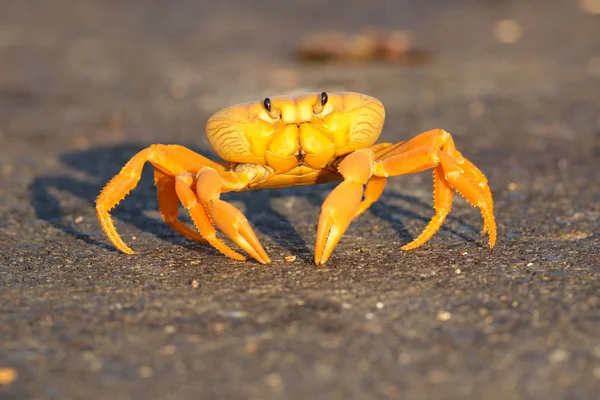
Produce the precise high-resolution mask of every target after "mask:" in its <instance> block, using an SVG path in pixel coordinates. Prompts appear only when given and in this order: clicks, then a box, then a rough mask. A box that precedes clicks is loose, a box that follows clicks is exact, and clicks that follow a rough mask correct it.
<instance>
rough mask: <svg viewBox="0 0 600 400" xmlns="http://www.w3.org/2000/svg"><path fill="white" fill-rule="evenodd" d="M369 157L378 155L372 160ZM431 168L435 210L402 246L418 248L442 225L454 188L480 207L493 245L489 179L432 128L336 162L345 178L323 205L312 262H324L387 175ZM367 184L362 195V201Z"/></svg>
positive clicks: (374, 198)
mask: <svg viewBox="0 0 600 400" xmlns="http://www.w3.org/2000/svg"><path fill="white" fill-rule="evenodd" d="M373 150H374V151H375V153H374V152H373ZM373 157H377V159H376V160H374V159H373ZM431 168H433V180H434V208H435V210H436V214H435V216H434V217H433V218H432V220H431V221H430V222H429V224H428V225H427V227H426V228H425V230H424V231H423V232H422V233H421V234H420V235H419V236H418V237H417V238H416V239H414V240H413V241H412V242H410V243H408V244H407V245H405V246H403V247H402V249H403V250H410V249H414V248H416V247H419V246H420V245H422V244H423V243H425V242H426V241H428V240H429V239H430V238H431V237H432V236H433V235H434V234H435V233H436V232H437V231H438V230H439V229H440V227H441V226H442V224H443V222H444V220H445V219H446V216H447V215H448V213H449V212H450V210H451V208H452V193H453V190H456V191H457V192H458V193H460V194H461V195H463V196H464V197H465V199H466V200H467V201H468V202H469V203H471V204H472V205H473V206H476V207H479V209H480V210H481V214H482V216H483V220H484V229H483V230H484V232H487V233H488V234H489V247H490V249H492V248H493V247H494V245H495V243H496V221H495V219H494V205H493V200H492V194H491V191H490V188H489V186H488V184H487V180H486V178H485V176H484V175H483V173H482V172H481V171H480V170H479V169H478V168H477V167H475V165H473V164H472V163H471V162H470V161H468V160H467V159H466V158H464V157H463V156H462V155H461V154H460V153H459V152H458V151H457V150H456V148H455V146H454V141H453V139H452V136H451V135H450V134H449V133H448V132H446V131H444V130H442V129H434V130H430V131H427V132H424V133H422V134H420V135H417V136H415V137H414V138H412V139H411V140H409V141H406V142H403V143H399V144H395V145H389V146H387V147H385V146H384V147H378V148H373V149H363V150H358V151H356V152H354V153H351V154H350V155H349V156H347V157H346V158H345V159H344V160H343V161H342V162H341V163H340V167H339V172H340V174H341V175H342V176H343V177H344V182H342V183H341V184H340V185H338V186H337V187H336V188H335V189H334V190H333V191H332V192H331V194H330V195H329V196H328V197H327V199H326V200H325V202H324V203H323V207H322V213H321V218H320V219H319V227H318V231H317V244H316V251H315V262H316V263H317V264H324V263H325V262H326V261H327V259H328V258H329V256H330V255H331V252H332V251H333V248H334V247H335V245H336V244H337V243H338V241H339V240H340V238H341V236H342V235H343V233H344V232H345V230H346V229H347V228H348V226H349V225H350V222H351V221H352V219H353V218H354V217H356V216H359V215H360V214H361V213H363V212H364V211H365V210H367V209H368V207H369V206H370V205H371V204H373V202H375V201H377V199H378V198H379V196H381V193H382V192H383V189H384V187H385V184H386V180H387V177H389V176H397V175H403V174H411V173H415V172H420V171H423V170H426V169H431ZM367 182H368V183H367ZM365 183H366V184H367V187H366V190H365V199H364V200H363V201H362V202H361V201H360V200H361V198H362V194H363V185H364V184H365Z"/></svg>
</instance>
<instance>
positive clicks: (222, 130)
mask: <svg viewBox="0 0 600 400" xmlns="http://www.w3.org/2000/svg"><path fill="white" fill-rule="evenodd" d="M384 119H385V109H384V106H383V104H382V103H381V102H380V101H379V100H377V99H376V98H374V97H371V96H368V95H365V94H360V93H351V92H340V93H329V94H328V93H326V92H321V93H318V92H317V93H303V94H299V95H295V96H280V97H270V98H269V97H267V98H265V99H264V100H261V101H255V102H250V103H243V104H238V105H234V106H231V107H229V108H226V109H224V110H221V111H219V112H217V113H216V114H214V115H213V116H212V117H210V118H209V120H208V122H207V124H206V134H207V138H208V141H209V143H210V145H211V147H212V148H213V149H214V151H215V153H216V154H217V155H218V156H219V157H221V158H222V159H223V160H224V161H223V162H217V161H213V160H210V159H208V158H206V157H205V156H203V155H201V154H198V153H196V152H194V151H192V150H190V149H188V148H186V147H183V146H180V145H176V144H169V145H164V144H153V145H151V146H149V147H147V148H145V149H143V150H141V151H140V152H138V153H137V154H136V155H134V156H133V157H132V158H131V159H130V160H129V161H128V162H127V163H126V164H125V166H124V167H123V168H122V169H121V171H120V172H119V173H118V174H117V175H116V176H115V177H114V178H113V179H112V180H110V181H109V182H108V183H107V184H106V186H105V187H104V189H103V190H102V192H101V193H100V195H99V196H98V198H97V200H96V212H97V215H98V219H99V221H100V224H101V226H102V229H103V231H104V232H105V233H106V235H107V236H108V238H109V239H110V241H111V242H112V243H113V244H114V245H115V246H116V248H117V249H119V250H120V251H122V252H123V253H127V254H134V252H133V250H131V249H130V248H129V247H128V246H127V244H125V242H123V240H122V239H121V237H120V236H119V234H118V233H117V230H116V228H115V225H114V223H113V221H112V219H111V216H110V214H109V212H110V210H111V209H113V208H114V207H115V206H117V204H118V203H119V202H120V201H121V200H122V199H124V198H125V196H126V195H127V194H128V193H129V192H130V191H131V190H133V189H134V188H135V186H136V185H137V183H138V181H139V179H140V176H141V173H142V169H143V166H144V164H145V163H146V162H150V163H151V164H152V165H153V166H154V182H155V184H156V187H157V195H158V208H159V211H160V214H161V216H162V218H163V220H164V222H166V223H167V224H168V225H169V226H170V227H171V228H172V229H174V230H175V231H176V232H178V233H180V234H181V235H183V236H185V237H186V238H188V239H191V240H193V241H198V242H203V241H206V242H208V243H209V244H211V245H212V246H213V247H215V248H216V249H217V250H219V251H220V252H221V253H223V254H224V255H226V256H228V257H230V258H232V259H234V260H240V261H244V260H246V257H245V256H244V255H242V254H240V253H238V252H237V251H235V250H233V249H232V248H231V247H229V246H228V245H227V244H226V243H225V242H223V241H222V240H221V239H219V238H218V237H217V232H216V229H215V225H216V226H217V227H218V228H219V229H220V230H221V231H222V232H223V233H224V234H225V235H226V236H227V237H229V238H230V239H231V240H232V241H233V242H235V243H236V244H237V245H238V246H239V247H240V248H242V249H243V250H244V251H245V252H246V253H248V254H249V255H250V256H252V257H253V258H254V259H256V260H257V261H258V262H260V263H262V264H269V263H270V262H271V260H270V258H269V256H268V255H267V253H266V252H265V250H264V248H263V247H262V245H261V243H260V242H259V240H258V238H257V237H256V235H255V233H254V231H253V230H252V228H251V226H250V224H249V223H248V220H247V219H246V217H245V216H244V215H243V214H242V212H241V211H240V210H238V209H237V208H236V207H235V206H233V205H232V204H230V203H228V202H226V201H224V200H221V198H220V197H221V194H222V193H227V192H241V191H246V190H254V189H264V188H283V187H288V186H301V185H314V184H322V183H327V182H333V181H338V182H340V183H339V184H338V185H337V186H336V187H335V188H334V189H333V191H332V192H331V193H330V194H329V195H328V196H327V198H326V199H325V201H324V203H323V205H322V208H321V214H320V218H319V223H318V228H317V234H316V248H315V256H314V261H315V264H316V265H323V264H325V263H326V262H327V260H328V259H329V257H330V256H331V254H332V252H333V250H334V248H335V247H336V245H337V244H338V242H339V240H340V239H341V237H342V235H343V234H344V232H345V231H346V229H347V228H348V226H349V225H350V223H351V222H352V220H353V219H354V218H356V217H358V216H359V215H361V214H363V213H364V212H365V211H366V210H367V209H368V208H369V207H370V206H371V205H372V204H373V203H374V202H376V201H377V200H378V199H379V198H380V196H381V195H382V193H383V191H384V188H385V185H386V183H387V180H388V178H389V177H391V176H398V175H404V174H412V173H416V172H420V171H424V170H427V169H433V181H434V189H433V194H434V208H435V215H434V216H433V218H432V219H431V221H430V222H429V223H428V225H427V226H426V228H425V229H424V231H423V232H422V233H421V234H420V235H419V236H418V237H417V238H415V239H414V240H413V241H411V242H410V243H408V244H406V245H404V246H402V247H401V249H402V250H410V249H414V248H416V247H418V246H421V245H422V244H424V243H425V242H427V241H428V240H429V239H430V238H431V237H432V236H433V235H434V234H435V233H436V232H437V231H438V230H439V229H440V227H441V226H442V224H443V222H444V220H445V219H446V216H447V215H448V213H449V212H450V209H451V207H452V197H453V191H454V190H456V191H457V192H458V193H460V194H461V195H462V196H463V197H464V198H465V199H466V200H467V201H468V202H469V203H470V204H471V205H473V206H476V207H478V208H479V209H480V211H481V214H482V217H483V231H482V233H486V232H487V233H488V235H489V249H490V250H491V249H492V248H493V247H494V244H495V242H496V222H495V219H494V204H493V200H492V194H491V191H490V188H489V186H488V182H487V179H486V177H485V176H484V174H483V173H482V172H481V171H480V170H479V169H478V168H477V167H476V166H475V165H474V164H473V163H471V162H470V161H469V160H467V159H466V158H465V157H463V156H462V154H461V153H460V152H459V151H458V150H457V149H456V147H455V144H454V140H453V139H452V136H451V135H450V134H449V133H448V132H446V131H445V130H443V129H432V130H429V131H426V132H423V133H421V134H419V135H417V136H415V137H413V138H412V139H410V140H407V141H403V142H399V143H395V144H393V143H378V144H375V141H376V140H377V138H378V137H379V135H380V133H381V130H382V128H383V124H384ZM180 202H181V204H182V205H183V206H184V207H185V208H186V209H187V210H188V212H189V214H190V216H191V219H192V221H193V223H194V225H195V227H196V229H197V230H194V229H192V228H191V227H190V226H188V225H187V224H185V223H184V222H183V221H181V220H180V219H179V218H178V214H179V203H180Z"/></svg>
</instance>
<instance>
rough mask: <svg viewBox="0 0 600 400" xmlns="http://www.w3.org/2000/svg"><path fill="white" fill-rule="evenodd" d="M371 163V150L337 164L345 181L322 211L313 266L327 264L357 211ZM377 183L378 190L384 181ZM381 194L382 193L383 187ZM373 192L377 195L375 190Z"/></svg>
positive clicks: (369, 175) (355, 153) (357, 153)
mask: <svg viewBox="0 0 600 400" xmlns="http://www.w3.org/2000/svg"><path fill="white" fill-rule="evenodd" d="M374 162H375V154H374V153H373V150H371V149H362V150H357V151H355V152H354V153H351V154H350V155H348V156H347V157H346V158H344V160H343V161H342V162H341V163H340V166H339V168H338V171H339V173H340V174H341V175H342V176H343V177H344V181H343V182H342V183H340V184H339V185H338V186H337V187H336V188H335V189H333V191H332V192H331V193H330V194H329V196H327V198H326V199H325V202H323V206H322V207H321V216H320V217H319V226H318V228H317V243H316V246H315V263H316V264H317V265H319V264H320V265H322V264H325V263H326V262H327V260H328V259H329V257H330V256H331V253H332V252H333V249H334V248H335V246H336V245H337V244H338V242H339V241H340V239H341V237H342V235H343V234H344V232H345V231H346V229H348V226H349V225H350V222H352V219H353V218H354V217H355V216H356V214H357V212H358V211H359V207H360V205H361V199H362V196H363V185H365V184H366V183H367V181H368V180H369V178H371V175H372V171H373V164H374ZM376 182H377V183H376V185H379V186H378V189H379V188H380V187H381V185H382V182H383V185H385V180H384V181H382V180H377V181H376ZM381 190H383V188H382V187H381ZM374 192H376V191H375V190H374Z"/></svg>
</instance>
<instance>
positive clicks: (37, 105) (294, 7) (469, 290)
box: [0, 0, 600, 400]
mask: <svg viewBox="0 0 600 400" xmlns="http://www.w3.org/2000/svg"><path fill="white" fill-rule="evenodd" d="M336 3H338V4H341V3H340V2H337V1H325V0H319V1H314V0H311V1H302V2H300V1H298V2H276V1H258V0H256V1H229V2H208V1H207V2H201V1H191V0H180V1H170V2H166V1H158V0H153V1H139V0H135V1H134V0H129V1H91V0H83V1H82V0H77V1H76V0H59V1H53V2H47V1H20V2H17V1H12V2H11V1H6V0H4V1H2V2H0V144H1V145H0V159H1V171H0V181H1V182H0V193H1V194H0V252H1V254H0V381H1V383H0V398H2V399H91V398H94V399H114V400H118V399H154V398H156V399H198V398H202V399H387V398H389V399H544V400H547V399H597V398H599V397H598V396H600V394H599V393H600V283H599V279H600V258H599V253H600V248H599V241H600V230H599V227H598V226H599V218H600V173H599V171H600V40H599V39H598V38H599V37H600V14H597V13H596V14H594V12H598V8H600V6H599V5H598V3H599V2H598V1H595V0H588V1H580V2H576V1H554V0H545V1H541V0H539V1H527V2H523V1H467V0H460V1H453V2H444V1H441V0H440V1H423V2H416V1H410V0H405V1H398V0H394V1H392V0H390V1H384V0H374V1H357V0H352V1H345V2H344V4H346V6H345V7H344V8H340V6H339V5H338V6H336V5H335V4H336ZM417 4H418V5H417ZM580 4H581V5H582V6H580ZM501 20H512V22H510V21H509V22H498V21H501ZM366 26H381V27H387V28H401V29H407V30H410V32H411V33H412V35H413V39H414V43H415V45H416V46H418V47H420V48H423V49H427V50H429V51H431V54H432V56H433V58H432V62H431V63H430V64H428V65H424V66H402V65H385V64H368V63H366V64H361V65H303V64H299V63H297V62H296V61H295V60H294V59H293V57H292V55H293V50H294V46H295V44H296V43H297V42H298V41H299V40H300V38H301V37H302V36H303V35H305V34H307V33H311V32H315V31H318V30H336V29H339V30H343V31H346V32H352V31H355V30H360V29H361V28H363V27H366ZM503 42H509V43H503ZM338 89H344V90H353V91H360V92H365V93H369V94H371V95H374V96H377V97H378V98H380V99H381V100H382V101H383V102H384V104H386V106H387V114H388V119H387V122H386V126H385V132H384V133H383V135H382V140H386V141H398V140H404V139H406V138H408V137H410V136H412V135H415V134H417V133H419V132H422V131H424V130H427V129H431V128H434V127H443V128H445V129H446V130H448V131H449V132H451V133H452V134H453V135H454V137H455V140H456V143H457V146H458V148H459V149H460V150H461V151H462V152H463V153H464V154H465V155H466V156H467V157H468V158H470V159H471V160H472V161H473V162H474V163H475V164H476V165H478V166H479V167H480V168H481V169H482V170H483V171H484V173H485V174H486V175H487V176H488V178H489V181H490V185H491V188H492V191H493V194H494V197H495V199H496V216H497V220H498V225H499V242H498V245H497V247H496V249H495V251H494V252H493V253H492V254H489V253H488V251H487V250H486V247H485V244H486V242H485V240H486V238H481V237H480V235H479V231H480V229H481V227H482V221H481V217H480V216H479V214H478V212H477V210H476V209H473V208H471V207H469V206H468V205H467V204H465V202H464V201H463V200H462V199H461V198H459V197H458V196H457V201H456V204H455V206H454V209H453V211H452V213H451V215H450V217H449V218H448V220H447V222H446V223H445V225H444V228H443V229H442V230H441V231H440V232H439V233H438V234H437V235H436V236H435V237H434V238H433V239H432V240H431V241H430V242H429V243H427V244H426V245H424V246H422V247H421V248H419V249H417V250H414V251H411V252H408V253H403V252H401V251H400V250H399V247H400V246H401V245H402V244H405V243H407V242H408V241H410V240H411V238H414V237H415V235H417V234H418V233H419V232H420V230H421V229H423V227H424V226H425V224H426V223H427V221H428V219H429V218H430V217H431V216H432V215H433V210H432V199H431V174H430V173H429V172H427V173H421V174H416V175H411V176H404V177H398V178H395V179H393V180H392V181H391V183H390V184H389V186H388V188H387V189H386V192H385V194H384V196H383V198H382V200H381V201H380V202H378V203H377V204H375V205H374V206H373V207H372V209H371V210H370V211H369V212H367V213H366V214H365V215H364V216H362V217H361V218H359V219H358V220H356V221H355V222H354V223H353V224H352V225H351V227H350V229H349V230H348V232H347V233H346V235H345V236H344V238H343V239H342V241H341V242H340V244H339V246H338V248H337V250H336V251H335V253H334V254H333V256H332V258H331V260H330V261H329V263H328V264H327V265H326V268H322V269H317V268H315V266H314V265H313V264H312V255H313V251H314V240H315V231H316V224H317V220H318V215H319V210H320V204H321V202H322V201H323V199H324V197H325V196H326V195H327V193H328V192H329V191H330V190H331V189H332V187H333V186H332V185H325V186H322V187H309V188H296V189H286V190H278V191H259V192H255V193H242V194H236V195H228V196H226V198H227V199H229V200H231V201H232V202H233V204H235V205H236V206H238V207H240V208H241V209H242V210H243V211H244V212H245V213H246V214H247V216H248V218H249V220H250V221H251V223H252V224H253V226H255V229H256V231H257V234H258V236H259V238H260V240H261V241H262V242H263V244H264V246H265V248H266V250H267V251H268V253H269V254H270V255H271V257H272V259H273V261H274V262H273V264H272V265H269V266H262V265H260V264H257V263H255V262H252V261H248V262H246V263H240V262H232V261H230V260H228V259H227V258H225V257H224V256H222V255H221V254H219V253H218V252H216V251H215V250H212V249H211V248H209V247H208V246H206V245H204V244H194V243H191V242H189V241H187V240H185V239H183V238H181V237H179V236H178V235H176V234H174V233H173V232H172V231H171V230H170V229H169V228H168V227H167V226H166V225H165V224H163V223H162V222H161V221H160V216H159V215H158V213H157V211H156V198H155V190H154V188H153V183H152V176H151V175H152V174H151V170H150V169H147V170H146V171H145V175H144V177H143V179H142V181H141V183H140V185H139V187H138V188H137V189H136V191H134V192H133V193H132V194H131V195H130V196H129V197H128V198H127V199H126V200H125V201H124V202H123V203H122V204H121V205H120V206H119V208H118V209H117V210H116V211H115V212H114V215H115V216H116V221H117V227H118V229H119V231H120V232H121V233H122V234H123V237H124V239H125V240H126V242H128V243H130V244H131V246H132V247H133V248H134V249H135V250H138V251H139V252H140V253H141V255H138V256H127V255H124V254H121V253H118V252H116V251H115V250H114V248H113V247H112V246H110V245H109V244H108V243H109V242H108V241H107V239H106V238H105V237H104V235H103V234H102V232H101V230H100V228H99V225H98V223H97V221H96V219H95V213H94V206H93V202H94V199H95V197H96V196H97V194H98V193H99V191H100V189H101V188H102V186H103V185H104V184H105V183H106V182H107V181H108V180H109V179H110V178H111V177H112V176H113V175H114V174H115V173H116V172H118V170H119V169H120V167H121V166H122V165H123V164H124V163H125V162H126V160H127V159H128V158H129V157H131V156H132V155H133V154H134V153H135V152H136V151H138V150H139V149H141V148H143V147H145V146H147V145H148V144H150V143H154V142H163V143H164V142H170V143H180V144H184V145H187V146H190V147H192V148H194V149H197V150H200V151H203V152H205V153H206V154H208V155H211V154H212V153H210V150H209V149H208V146H207V142H206V139H205V137H204V132H203V127H204V123H205V121H206V119H207V118H208V117H209V115H210V114H211V113H213V112H215V111H217V110H218V109H220V108H222V107H225V106H227V105H230V104H232V103H235V102H238V101H247V100H256V99H261V98H263V97H265V96H267V95H273V94H279V93H289V92H292V91H295V90H318V91H321V90H327V91H330V90H338ZM288 255H296V256H297V259H296V261H294V262H285V261H284V257H285V256H288ZM194 281H195V282H196V283H194V284H192V282H194ZM14 374H17V375H16V376H15V375H14Z"/></svg>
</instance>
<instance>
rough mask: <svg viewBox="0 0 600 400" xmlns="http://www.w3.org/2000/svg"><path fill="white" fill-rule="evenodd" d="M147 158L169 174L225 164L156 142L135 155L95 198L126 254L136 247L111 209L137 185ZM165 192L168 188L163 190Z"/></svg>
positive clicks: (108, 232) (111, 235) (117, 244)
mask: <svg viewBox="0 0 600 400" xmlns="http://www.w3.org/2000/svg"><path fill="white" fill-rule="evenodd" d="M146 162H150V163H151V164H152V165H154V167H155V168H156V169H158V170H160V171H161V172H162V173H164V174H165V175H168V176H175V175H177V174H178V173H179V172H183V171H198V170H199V169H200V168H202V167H204V166H210V167H211V168H214V169H215V170H224V169H225V167H224V166H223V165H221V164H218V163H216V162H214V161H212V160H209V159H208V158H206V157H204V156H202V155H200V154H198V153H195V152H193V151H191V150H189V149H186V148H185V147H183V146H179V145H160V144H156V145H152V146H150V147H148V148H146V149H143V150H141V151H140V152H138V153H137V154H136V155H134V156H133V157H132V158H131V159H130V160H129V161H128V162H127V164H125V166H124V167H123V168H122V169H121V171H120V172H119V173H118V174H117V175H116V176H115V177H114V178H112V179H111V180H110V182H108V183H107V184H106V186H104V188H103V189H102V192H100V195H99V196H98V198H97V199H96V214H97V215H98V220H99V221H100V225H101V226H102V230H103V231H104V233H105V234H106V236H107V237H108V238H109V239H110V241H111V242H112V243H113V244H114V245H115V247H116V248H117V249H119V250H120V251H122V252H123V253H127V254H134V251H133V250H131V249H130V248H129V246H127V245H126V244H125V242H123V240H122V239H121V237H120V236H119V234H118V233H117V229H116V227H115V225H114V222H113V221H112V218H111V217H110V213H109V211H110V210H112V209H113V208H114V207H115V206H116V205H117V204H119V202H120V201H121V200H123V199H124V198H125V196H127V194H128V193H129V192H131V191H132V190H133V189H134V188H135V187H136V186H137V184H138V182H139V180H140V176H141V174H142V170H143V168H144V164H145V163H146ZM164 194H165V192H163V195H164ZM168 201H171V200H168ZM159 202H160V200H159ZM170 204H171V205H169V206H165V207H167V208H169V207H171V208H170V209H169V210H171V212H172V207H173V206H172V203H170Z"/></svg>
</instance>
